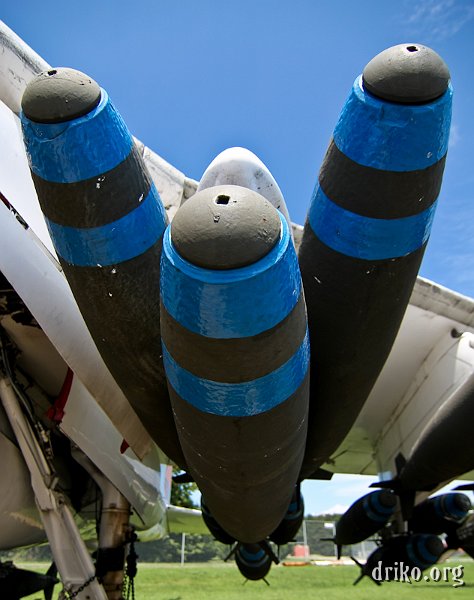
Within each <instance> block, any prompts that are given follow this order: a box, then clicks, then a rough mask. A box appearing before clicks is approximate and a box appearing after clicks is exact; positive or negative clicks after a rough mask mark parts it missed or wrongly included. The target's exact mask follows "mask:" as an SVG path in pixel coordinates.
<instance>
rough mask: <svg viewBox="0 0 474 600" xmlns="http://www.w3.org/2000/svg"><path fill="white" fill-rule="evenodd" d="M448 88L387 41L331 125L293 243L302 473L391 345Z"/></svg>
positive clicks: (430, 65)
mask: <svg viewBox="0 0 474 600" xmlns="http://www.w3.org/2000/svg"><path fill="white" fill-rule="evenodd" d="M368 89H369V90H370V91H368ZM451 96H452V90H451V87H450V85H449V72H448V69H447V67H446V65H445V63H444V62H443V61H442V59H441V58H440V57H439V56H438V55H437V54H436V53H434V52H433V51H432V50H430V49H429V48H426V47H424V46H420V45H410V44H405V45H401V46H395V47H393V48H390V49H388V50H386V51H385V52H383V53H381V54H380V55H379V56H378V57H375V58H374V59H373V61H371V62H370V63H369V64H368V65H367V66H366V68H365V70H364V74H363V76H360V77H358V78H357V79H356V81H355V83H354V86H353V88H352V91H351V93H350V95H349V98H348V100H347V102H346V104H345V106H344V108H343V110H342V113H341V115H340V118H339V121H338V123H337V125H336V128H335V130H334V135H333V139H332V140H331V142H330V145H329V149H328V151H327V154H326V157H325V159H324V162H323V165H322V167H321V171H320V175H319V182H318V184H317V185H316V188H315V191H314V194H313V198H312V201H311V206H310V209H309V214H308V218H307V221H306V224H305V228H304V233H303V239H302V243H301V247H300V250H299V263H300V267H301V274H302V278H303V285H304V290H305V297H306V304H307V308H308V325H309V332H310V340H311V356H312V360H311V392H310V415H309V426H308V443H307V449H306V455H305V460H304V466H303V473H302V474H303V476H309V475H310V474H311V473H312V472H313V471H314V470H315V469H317V468H318V467H320V466H321V465H322V464H323V463H324V462H325V461H326V460H327V459H328V458H330V456H331V454H332V453H333V452H334V451H335V450H336V448H337V447H338V446H339V444H340V443H341V442H342V440H343V439H344V437H345V435H346V434H347V433H348V431H349V429H350V428H351V426H352V424H353V423H354V420H355V418H356V417H357V415H358V413H359V412H360V409H361V408H362V406H363V403H364V402H365V400H366V399H367V397H368V395H369V393H370V391H371V389H372V387H373V385H374V383H375V381H376V379H377V376H378V374H379V373H380V371H381V369H382V367H383V365H384V363H385V361H386V359H387V356H388V354H389V352H390V349H391V347H392V344H393V342H394V339H395V336H396V334H397V331H398V328H399V325H400V322H401V320H402V317H403V314H404V312H405V309H406V306H407V304H408V300H409V298H410V294H411V291H412V287H413V284H414V282H415V279H416V275H417V273H418V269H419V266H420V262H421V259H422V256H423V252H424V249H425V246H426V243H427V240H428V237H429V233H430V228H431V222H432V220H433V215H434V210H435V207H436V200H437V197H438V193H439V190H440V185H441V179H442V174H443V169H444V163H445V156H446V150H447V144H448V136H449V127H450V119H451Z"/></svg>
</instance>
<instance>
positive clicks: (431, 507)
mask: <svg viewBox="0 0 474 600" xmlns="http://www.w3.org/2000/svg"><path fill="white" fill-rule="evenodd" d="M470 509H471V501H470V499H469V496H466V494H462V493H460V492H451V493H448V494H440V495H439V496H434V497H433V498H427V499H426V500H424V501H423V502H420V504H417V505H416V506H415V508H414V509H413V516H412V518H411V519H410V522H409V528H410V530H411V531H414V532H420V533H434V534H436V535H440V534H442V533H448V534H449V533H451V532H452V531H454V530H455V529H456V528H457V527H459V524H460V523H461V521H463V520H464V519H465V518H466V517H467V515H468V513H469V511H470Z"/></svg>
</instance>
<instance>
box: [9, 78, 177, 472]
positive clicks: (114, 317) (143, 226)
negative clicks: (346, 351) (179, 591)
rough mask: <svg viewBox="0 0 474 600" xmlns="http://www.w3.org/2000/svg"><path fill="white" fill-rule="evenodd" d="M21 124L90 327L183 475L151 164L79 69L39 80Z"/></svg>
mask: <svg viewBox="0 0 474 600" xmlns="http://www.w3.org/2000/svg"><path fill="white" fill-rule="evenodd" d="M21 122H22V128H23V136H24V141H25V146H26V150H27V154H28V159H29V164H30V169H31V175H32V178H33V182H34V184H35V187H36V191H37V194H38V199H39V202H40V205H41V209H42V211H43V214H44V217H45V220H46V224H47V226H48V229H49V232H50V234H51V238H52V241H53V244H54V247H55V250H56V253H57V255H58V258H59V261H60V263H61V266H62V268H63V271H64V274H65V275H66V278H67V280H68V283H69V285H70V287H71V290H72V292H73V294H74V297H75V299H76V301H77V304H78V306H79V309H80V311H81V313H82V316H83V317H84V320H85V322H86V325H87V327H88V328H89V331H90V332H91V335H92V337H93V339H94V342H95V344H96V345H97V348H98V349H99V352H100V354H101V356H102V358H103V359H104V362H105V363H106V365H107V367H108V368H109V370H110V372H111V373H112V375H113V376H114V378H115V380H116V381H117V383H118V384H119V386H120V387H121V388H122V391H123V392H124V394H125V396H126V397H127V399H128V400H129V402H130V404H131V405H132V407H133V408H134V410H135V412H136V413H137V415H138V416H139V418H140V419H141V421H142V423H143V425H144V426H145V427H146V428H147V429H148V431H149V433H150V434H151V436H152V438H153V439H154V441H155V442H156V443H157V444H158V445H159V446H160V447H161V449H162V450H163V451H164V452H165V453H166V454H167V455H168V456H169V457H170V458H171V459H172V460H174V461H175V462H176V463H178V464H179V465H180V466H182V467H183V466H185V463H184V458H183V455H182V452H181V448H180V444H179V441H178V437H177V433H176V428H175V426H174V421H173V415H172V412H171V406H170V403H169V396H168V391H167V385H166V378H165V375H164V370H163V364H162V360H161V338H160V315H159V305H158V302H157V298H158V296H159V280H160V255H161V246H162V236H163V232H164V230H165V227H166V224H167V218H166V214H165V211H164V208H163V206H162V204H161V200H160V198H159V195H158V192H157V190H156V188H155V186H154V184H153V183H152V180H151V178H150V176H149V174H148V172H147V170H146V168H145V165H144V163H143V160H142V157H141V155H140V153H139V151H138V149H137V148H136V146H135V144H134V142H133V139H132V136H131V135H130V133H129V131H128V129H127V127H126V125H125V123H124V122H123V120H122V118H121V116H120V114H119V113H118V112H117V110H116V109H115V107H114V105H113V104H112V102H111V101H110V99H109V97H108V95H107V92H105V90H103V89H101V88H100V87H99V86H98V85H97V83H96V82H94V81H93V80H91V79H90V78H89V77H87V75H84V74H83V73H80V72H79V71H75V70H73V69H63V68H61V69H52V70H50V71H47V72H44V73H41V74H40V75H38V76H37V77H36V78H35V79H33V81H32V82H31V83H30V84H29V85H28V86H27V88H26V91H25V93H24V95H23V99H22V114H21Z"/></svg>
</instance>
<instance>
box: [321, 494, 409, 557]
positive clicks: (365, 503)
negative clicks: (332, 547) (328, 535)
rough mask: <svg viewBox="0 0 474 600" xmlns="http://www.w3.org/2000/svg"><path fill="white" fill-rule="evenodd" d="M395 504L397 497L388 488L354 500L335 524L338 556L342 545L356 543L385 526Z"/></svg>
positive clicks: (393, 510) (335, 541) (393, 511)
mask: <svg viewBox="0 0 474 600" xmlns="http://www.w3.org/2000/svg"><path fill="white" fill-rule="evenodd" d="M396 506H397V497H396V495H395V494H394V493H393V492H391V491H390V490H379V491H377V492H371V493H370V494H366V495H365V496H362V498H359V500H357V501H356V502H354V503H353V504H352V505H351V506H350V507H349V508H348V509H347V510H346V512H345V513H344V514H343V515H342V517H341V518H340V519H339V521H338V522H337V525H336V535H335V537H334V540H333V541H334V543H335V544H336V545H337V550H338V558H340V555H341V547H342V546H346V545H350V544H358V543H359V542H362V541H363V540H366V539H367V538H368V537H370V536H371V535H374V534H375V533H377V531H379V530H380V529H382V528H383V527H385V525H386V524H387V523H388V521H389V520H390V518H391V517H392V516H393V514H394V513H395V509H396Z"/></svg>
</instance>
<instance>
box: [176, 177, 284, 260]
mask: <svg viewBox="0 0 474 600" xmlns="http://www.w3.org/2000/svg"><path fill="white" fill-rule="evenodd" d="M280 230H281V221H280V217H279V215H278V211H277V210H276V209H275V208H274V207H273V206H272V205H271V204H270V202H268V201H267V200H265V198H263V196H261V195H260V194H258V193H257V192H253V191H252V190H249V189H247V188H243V187H240V186H236V185H219V186H215V187H211V188H206V189H205V190H202V191H200V192H198V193H196V194H195V195H194V196H192V197H191V198H190V199H189V200H188V201H187V202H186V203H185V204H183V205H182V206H181V208H180V209H179V210H178V212H177V213H176V216H175V217H174V219H173V221H172V223H171V239H172V242H173V245H174V247H175V248H176V251H177V252H178V253H179V254H180V255H181V256H182V258H184V259H185V260H187V261H188V262H190V263H192V264H194V265H197V266H199V267H203V268H205V269H218V270H224V269H236V268H239V267H244V266H247V265H250V264H253V263H255V262H257V261H258V260H260V259H261V258H263V257H264V256H266V255H267V254H268V253H269V252H270V250H271V249H272V248H273V247H274V246H275V244H276V243H277V242H278V239H279V237H280Z"/></svg>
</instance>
